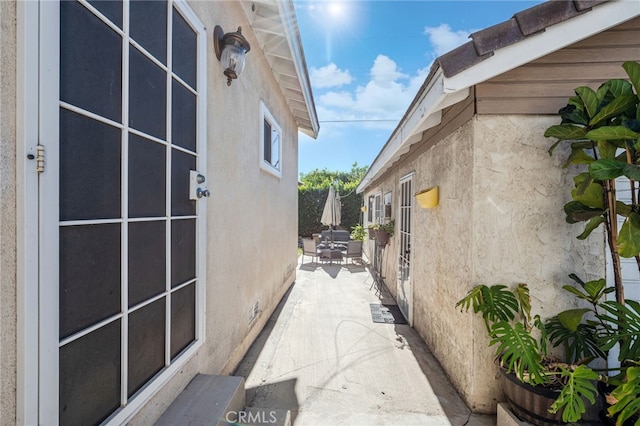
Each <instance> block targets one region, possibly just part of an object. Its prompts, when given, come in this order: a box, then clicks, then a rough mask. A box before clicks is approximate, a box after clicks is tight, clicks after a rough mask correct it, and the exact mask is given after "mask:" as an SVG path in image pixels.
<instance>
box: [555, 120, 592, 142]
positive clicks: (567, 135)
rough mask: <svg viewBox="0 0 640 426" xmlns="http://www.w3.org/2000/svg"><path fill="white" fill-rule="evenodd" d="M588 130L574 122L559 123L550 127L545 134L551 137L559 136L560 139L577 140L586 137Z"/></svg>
mask: <svg viewBox="0 0 640 426" xmlns="http://www.w3.org/2000/svg"><path fill="white" fill-rule="evenodd" d="M586 133H587V130H586V129H585V128H584V127H580V126H576V125H574V124H557V125H555V126H551V127H549V128H548V129H547V130H546V131H545V132H544V136H546V137H548V138H550V137H552V138H558V139H560V140H575V139H584V138H585V135H586Z"/></svg>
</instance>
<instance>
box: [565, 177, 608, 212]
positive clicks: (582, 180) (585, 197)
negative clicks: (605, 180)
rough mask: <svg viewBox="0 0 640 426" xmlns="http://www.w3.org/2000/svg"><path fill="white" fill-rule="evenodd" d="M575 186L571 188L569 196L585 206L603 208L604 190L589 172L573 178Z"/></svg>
mask: <svg viewBox="0 0 640 426" xmlns="http://www.w3.org/2000/svg"><path fill="white" fill-rule="evenodd" d="M574 182H575V183H576V187H575V188H574V189H573V190H571V196H572V197H573V199H574V200H575V201H579V202H581V203H582V204H584V205H585V206H588V207H594V208H598V209H604V190H603V188H602V185H600V184H599V183H598V182H595V181H594V179H593V177H592V176H591V175H590V174H589V173H581V174H579V175H578V176H576V177H575V178H574Z"/></svg>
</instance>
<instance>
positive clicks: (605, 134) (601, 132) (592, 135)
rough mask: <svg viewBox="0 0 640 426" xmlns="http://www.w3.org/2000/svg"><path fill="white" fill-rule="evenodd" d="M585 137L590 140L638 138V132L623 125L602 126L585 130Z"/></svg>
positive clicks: (639, 134)
mask: <svg viewBox="0 0 640 426" xmlns="http://www.w3.org/2000/svg"><path fill="white" fill-rule="evenodd" d="M586 137H587V138H588V139H591V140H592V141H610V140H618V139H634V140H635V139H638V138H640V133H636V132H634V131H633V130H631V129H628V128H626V127H624V126H602V127H598V128H597V129H593V130H590V131H589V132H587V134H586Z"/></svg>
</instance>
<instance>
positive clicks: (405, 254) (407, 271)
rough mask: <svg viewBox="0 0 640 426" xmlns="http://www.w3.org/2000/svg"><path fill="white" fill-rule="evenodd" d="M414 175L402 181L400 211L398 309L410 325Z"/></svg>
mask: <svg viewBox="0 0 640 426" xmlns="http://www.w3.org/2000/svg"><path fill="white" fill-rule="evenodd" d="M412 191H413V175H409V176H406V177H404V178H402V179H401V180H400V196H399V199H400V200H399V201H400V203H399V204H400V206H399V209H398V217H399V223H398V237H399V238H398V243H399V244H400V247H399V249H398V253H399V255H398V287H397V293H398V307H399V308H400V310H401V311H402V314H403V315H404V317H405V318H406V319H407V321H408V322H409V324H412V323H413V288H412V285H411V218H412V215H413V192H412Z"/></svg>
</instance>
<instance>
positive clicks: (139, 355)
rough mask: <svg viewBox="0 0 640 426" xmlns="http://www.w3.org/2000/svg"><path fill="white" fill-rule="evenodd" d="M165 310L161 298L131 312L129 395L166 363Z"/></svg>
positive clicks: (164, 303) (164, 300) (163, 301)
mask: <svg viewBox="0 0 640 426" xmlns="http://www.w3.org/2000/svg"><path fill="white" fill-rule="evenodd" d="M166 312H167V308H166V299H165V298H162V299H159V300H156V301H155V302H153V303H151V304H150V305H147V306H145V307H143V308H140V309H138V310H137V311H135V312H133V313H132V314H131V315H129V370H128V374H129V381H128V386H129V389H127V395H128V396H129V397H131V395H133V394H134V393H135V392H136V391H137V390H138V389H140V388H141V387H142V386H143V385H144V384H145V383H146V382H147V381H148V380H149V379H150V378H151V377H153V375H154V374H156V373H157V372H158V371H160V370H161V369H162V368H163V367H164V346H165V343H164V339H165V332H164V330H165V324H166V322H165V315H166Z"/></svg>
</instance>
